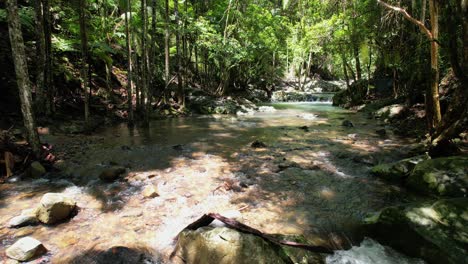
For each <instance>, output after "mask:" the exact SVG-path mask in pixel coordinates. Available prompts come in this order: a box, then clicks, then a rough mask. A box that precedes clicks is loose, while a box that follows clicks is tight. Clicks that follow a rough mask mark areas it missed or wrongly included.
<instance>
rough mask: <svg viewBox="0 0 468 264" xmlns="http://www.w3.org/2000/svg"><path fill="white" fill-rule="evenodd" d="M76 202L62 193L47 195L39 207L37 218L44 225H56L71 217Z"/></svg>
mask: <svg viewBox="0 0 468 264" xmlns="http://www.w3.org/2000/svg"><path fill="white" fill-rule="evenodd" d="M75 208H76V202H75V201H74V200H73V199H71V198H69V197H66V196H64V195H63V194H60V193H46V194H44V196H43V197H42V199H41V202H40V204H39V206H38V207H37V218H38V219H39V221H41V222H42V223H44V224H55V223H57V222H60V221H62V220H65V219H67V218H69V217H70V216H71V214H72V213H73V211H74V210H75Z"/></svg>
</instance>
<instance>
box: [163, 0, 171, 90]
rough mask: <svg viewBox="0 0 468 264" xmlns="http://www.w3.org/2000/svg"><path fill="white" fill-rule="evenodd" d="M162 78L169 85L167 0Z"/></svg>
mask: <svg viewBox="0 0 468 264" xmlns="http://www.w3.org/2000/svg"><path fill="white" fill-rule="evenodd" d="M164 21H165V24H164V79H165V80H166V87H167V86H168V85H169V78H170V77H169V75H170V68H169V59H170V58H169V56H170V54H169V0H166V10H165V13H164Z"/></svg>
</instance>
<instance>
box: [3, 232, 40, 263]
mask: <svg viewBox="0 0 468 264" xmlns="http://www.w3.org/2000/svg"><path fill="white" fill-rule="evenodd" d="M45 252H47V249H46V248H45V247H44V246H43V245H42V243H41V242H39V241H38V240H36V239H34V238H32V237H23V238H21V239H20V240H18V241H16V242H15V243H14V244H13V245H12V246H11V247H9V248H8V249H7V250H6V255H7V256H8V257H9V258H12V259H15V260H18V261H28V260H31V259H32V258H34V257H38V256H40V255H42V254H44V253H45Z"/></svg>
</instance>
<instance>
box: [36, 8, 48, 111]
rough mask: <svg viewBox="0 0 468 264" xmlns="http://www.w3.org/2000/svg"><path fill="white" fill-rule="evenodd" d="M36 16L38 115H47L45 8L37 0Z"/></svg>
mask: <svg viewBox="0 0 468 264" xmlns="http://www.w3.org/2000/svg"><path fill="white" fill-rule="evenodd" d="M34 10H35V14H36V55H37V57H36V60H37V61H36V101H35V105H36V113H40V114H43V113H45V107H44V91H45V89H44V83H45V64H46V52H45V33H44V8H43V4H42V0H36V1H35V4H34Z"/></svg>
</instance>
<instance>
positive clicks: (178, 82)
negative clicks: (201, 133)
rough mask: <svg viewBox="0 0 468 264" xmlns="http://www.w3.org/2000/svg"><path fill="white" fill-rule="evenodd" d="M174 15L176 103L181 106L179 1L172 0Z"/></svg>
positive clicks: (183, 99)
mask: <svg viewBox="0 0 468 264" xmlns="http://www.w3.org/2000/svg"><path fill="white" fill-rule="evenodd" d="M174 17H175V24H176V26H175V28H176V29H175V35H176V75H177V97H178V100H177V101H178V103H179V105H181V106H182V107H184V105H185V94H184V86H183V83H182V75H181V73H180V69H181V65H182V60H181V54H180V53H181V52H180V25H179V24H180V19H179V1H178V0H174Z"/></svg>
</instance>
